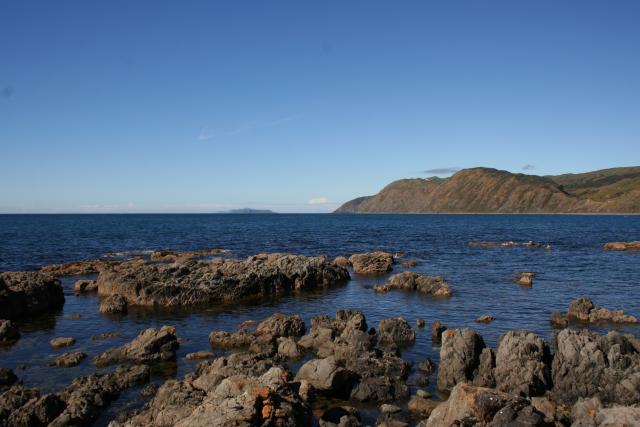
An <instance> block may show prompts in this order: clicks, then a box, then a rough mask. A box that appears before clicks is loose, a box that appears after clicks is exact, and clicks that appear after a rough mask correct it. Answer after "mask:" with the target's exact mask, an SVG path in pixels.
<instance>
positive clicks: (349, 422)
mask: <svg viewBox="0 0 640 427" xmlns="http://www.w3.org/2000/svg"><path fill="white" fill-rule="evenodd" d="M318 425H319V426H320V427H360V426H361V425H362V424H361V422H360V414H359V413H358V410H357V409H356V408H354V407H352V406H334V407H332V408H329V409H327V410H326V411H324V412H323V413H322V415H321V416H320V419H319V420H318Z"/></svg>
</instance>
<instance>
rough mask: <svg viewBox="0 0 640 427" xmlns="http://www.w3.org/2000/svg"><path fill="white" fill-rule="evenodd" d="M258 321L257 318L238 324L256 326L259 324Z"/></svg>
mask: <svg viewBox="0 0 640 427" xmlns="http://www.w3.org/2000/svg"><path fill="white" fill-rule="evenodd" d="M258 323H260V322H258V321H257V320H245V321H244V322H242V323H240V324H239V325H238V327H239V328H250V327H254V326H258Z"/></svg>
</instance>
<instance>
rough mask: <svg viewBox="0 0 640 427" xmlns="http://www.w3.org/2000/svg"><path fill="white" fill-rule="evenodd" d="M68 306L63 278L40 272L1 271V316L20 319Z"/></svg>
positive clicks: (2, 317)
mask: <svg viewBox="0 0 640 427" xmlns="http://www.w3.org/2000/svg"><path fill="white" fill-rule="evenodd" d="M63 305H64V294H63V291H62V285H61V284H60V281H59V280H57V279H55V278H53V277H52V276H50V275H47V274H43V273H39V272H6V273H0V319H16V318H21V317H26V316H32V315H35V314H39V313H42V312H45V311H49V310H54V309H58V308H60V307H62V306H63Z"/></svg>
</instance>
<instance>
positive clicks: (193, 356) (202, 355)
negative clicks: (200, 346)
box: [184, 351, 215, 360]
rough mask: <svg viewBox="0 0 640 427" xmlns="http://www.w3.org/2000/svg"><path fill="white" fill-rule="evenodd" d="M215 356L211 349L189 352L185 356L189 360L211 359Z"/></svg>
mask: <svg viewBox="0 0 640 427" xmlns="http://www.w3.org/2000/svg"><path fill="white" fill-rule="evenodd" d="M213 356H215V355H214V354H213V353H212V352H210V351H196V352H194V353H187V354H186V355H185V356H184V358H185V359H187V360H199V359H210V358H212V357H213Z"/></svg>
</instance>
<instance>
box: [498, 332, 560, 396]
mask: <svg viewBox="0 0 640 427" xmlns="http://www.w3.org/2000/svg"><path fill="white" fill-rule="evenodd" d="M550 364H551V355H550V352H549V347H548V346H547V343H546V342H545V341H544V340H543V339H542V338H540V337H538V336H537V335H535V334H533V333H531V332H526V331H509V332H507V333H506V334H504V335H503V336H502V337H500V343H499V345H498V352H497V354H496V369H495V379H496V387H497V388H498V389H499V390H501V391H505V392H507V393H512V394H516V395H521V396H537V395H542V394H544V393H545V392H546V390H547V389H549V388H551V370H550Z"/></svg>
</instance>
